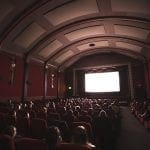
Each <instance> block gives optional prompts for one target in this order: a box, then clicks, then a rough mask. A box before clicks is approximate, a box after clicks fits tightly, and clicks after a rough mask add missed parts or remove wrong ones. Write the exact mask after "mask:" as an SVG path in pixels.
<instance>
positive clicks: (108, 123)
mask: <svg viewBox="0 0 150 150" xmlns="http://www.w3.org/2000/svg"><path fill="white" fill-rule="evenodd" d="M0 107H1V106H0ZM1 108H2V109H1ZM1 108H0V111H1V113H0V114H3V115H5V116H9V117H10V118H14V121H13V122H11V121H10V122H11V123H10V124H13V123H14V125H15V126H16V127H17V130H18V132H19V134H20V135H21V136H23V137H30V138H36V139H42V138H44V137H45V133H46V130H47V128H48V126H51V125H55V126H57V127H59V128H60V130H61V133H62V136H63V139H64V141H66V142H69V141H70V140H71V139H70V137H71V134H72V133H71V132H72V130H73V128H74V127H75V126H78V125H83V126H84V127H85V128H86V129H87V132H88V136H89V139H90V141H91V142H96V141H97V140H96V139H97V138H98V139H100V140H101V141H103V142H104V143H105V144H104V145H106V143H107V144H108V142H107V141H109V140H110V139H111V138H112V137H113V136H114V134H116V131H118V129H119V126H118V124H119V120H120V109H119V105H118V101H116V100H110V99H109V100H108V99H105V100H102V99H83V98H73V99H56V100H52V101H49V100H47V101H41V102H34V103H33V102H24V103H12V102H10V103H8V104H7V105H6V106H2V107H1ZM14 112H15V113H14ZM0 118H1V117H0ZM4 120H5V119H4ZM6 120H7V119H6ZM12 120H13V119H12ZM15 121H16V122H15ZM1 123H2V119H0V125H1ZM6 124H7V123H6ZM6 124H5V125H6ZM98 142H99V141H98Z"/></svg>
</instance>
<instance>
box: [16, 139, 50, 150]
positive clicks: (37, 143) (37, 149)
mask: <svg viewBox="0 0 150 150" xmlns="http://www.w3.org/2000/svg"><path fill="white" fill-rule="evenodd" d="M15 146H16V150H48V146H47V144H46V143H45V142H44V141H42V140H39V139H32V138H20V139H17V140H16V141H15Z"/></svg>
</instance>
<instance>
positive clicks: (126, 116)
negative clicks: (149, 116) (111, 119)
mask: <svg viewBox="0 0 150 150" xmlns="http://www.w3.org/2000/svg"><path fill="white" fill-rule="evenodd" d="M121 112H122V120H121V130H120V134H119V136H118V139H117V141H116V146H115V150H150V132H149V131H147V130H146V129H145V128H144V127H143V125H142V124H141V123H140V122H139V121H138V120H137V119H136V118H135V117H134V116H133V115H132V114H131V113H130V111H129V109H128V107H125V106H123V107H121Z"/></svg>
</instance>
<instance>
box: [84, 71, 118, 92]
mask: <svg viewBox="0 0 150 150" xmlns="http://www.w3.org/2000/svg"><path fill="white" fill-rule="evenodd" d="M119 91H120V80H119V72H118V71H115V72H103V73H85V92H88V93H95V92H119Z"/></svg>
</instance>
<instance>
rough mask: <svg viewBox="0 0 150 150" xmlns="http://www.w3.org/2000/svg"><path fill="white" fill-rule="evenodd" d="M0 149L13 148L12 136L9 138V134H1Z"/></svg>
mask: <svg viewBox="0 0 150 150" xmlns="http://www.w3.org/2000/svg"><path fill="white" fill-rule="evenodd" d="M0 150H15V145H14V140H13V138H11V137H10V136H9V135H1V136H0Z"/></svg>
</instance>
